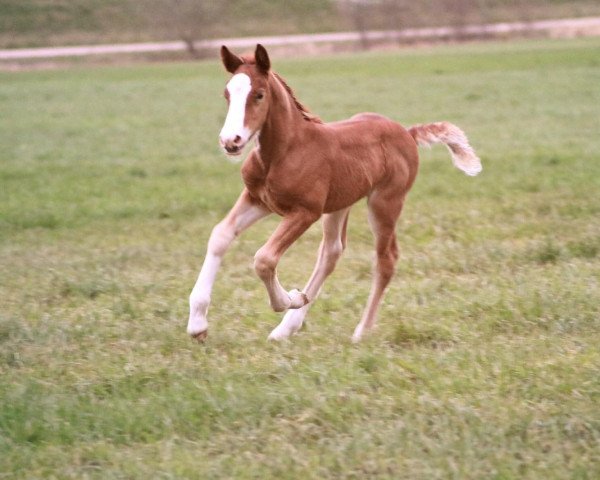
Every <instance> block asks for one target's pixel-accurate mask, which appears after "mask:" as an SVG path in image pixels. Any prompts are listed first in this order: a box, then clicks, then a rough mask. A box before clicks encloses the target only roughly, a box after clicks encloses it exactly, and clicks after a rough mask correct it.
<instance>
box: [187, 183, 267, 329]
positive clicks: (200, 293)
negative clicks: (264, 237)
mask: <svg viewBox="0 0 600 480" xmlns="http://www.w3.org/2000/svg"><path fill="white" fill-rule="evenodd" d="M269 213H270V212H269V211H268V210H267V209H266V208H264V207H263V206H262V205H261V204H259V203H256V202H255V201H253V200H252V199H251V198H250V195H249V194H248V191H247V190H246V189H244V191H243V192H242V194H241V195H240V197H239V198H238V200H237V202H236V204H235V205H234V207H233V208H232V209H231V211H230V212H229V213H228V214H227V216H226V217H225V218H224V219H223V221H221V222H220V223H218V224H217V225H216V226H215V227H214V228H213V230H212V233H211V234H210V239H209V240H208V247H207V249H206V257H205V258H204V263H203V264H202V269H201V270H200V275H198V280H196V284H195V285H194V288H193V290H192V293H191V295H190V317H189V320H188V325H187V332H188V334H190V335H191V336H192V337H194V338H197V339H198V340H202V339H204V338H205V337H206V332H207V329H208V322H207V320H206V313H207V311H208V306H209V305H210V295H211V292H212V287H213V284H214V282H215V277H216V275H217V271H218V269H219V266H220V265H221V259H222V258H223V255H224V254H225V252H226V251H227V248H228V247H229V245H231V242H232V241H233V240H234V239H235V238H236V237H237V236H238V235H239V234H240V233H241V232H243V231H244V230H245V229H247V228H248V227H249V226H250V225H252V224H253V223H254V222H256V221H257V220H260V219H261V218H263V217H265V216H266V215H268V214H269Z"/></svg>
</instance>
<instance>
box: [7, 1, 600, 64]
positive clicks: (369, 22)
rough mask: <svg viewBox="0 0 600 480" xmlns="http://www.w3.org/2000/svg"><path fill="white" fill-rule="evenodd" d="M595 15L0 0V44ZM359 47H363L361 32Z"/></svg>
mask: <svg viewBox="0 0 600 480" xmlns="http://www.w3.org/2000/svg"><path fill="white" fill-rule="evenodd" d="M594 15H600V2H598V1H597V0H422V1H418V2H415V1H410V0H294V1H291V0H220V1H218V2H217V1H205V0H2V1H1V2H0V48H4V49H6V48H22V47H42V46H44V47H45V46H61V45H77V44H103V43H121V42H147V41H167V40H168V41H171V40H183V41H184V42H186V45H187V46H188V52H189V53H191V54H193V55H195V56H202V55H206V52H203V51H202V49H199V48H196V47H195V42H199V41H202V40H206V39H213V38H220V37H238V36H251V35H284V34H298V33H316V32H341V31H358V32H366V31H368V30H398V29H408V28H422V27H437V26H453V27H458V28H460V27H462V26H465V25H469V24H485V23H496V22H517V21H533V20H542V19H558V18H573V17H584V16H594ZM359 47H361V48H369V47H370V45H369V42H368V39H367V38H366V37H365V38H364V39H363V41H362V42H360V45H359Z"/></svg>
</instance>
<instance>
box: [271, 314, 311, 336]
mask: <svg viewBox="0 0 600 480" xmlns="http://www.w3.org/2000/svg"><path fill="white" fill-rule="evenodd" d="M307 311H308V306H305V308H299V309H297V310H288V311H287V312H286V314H285V315H284V316H283V320H281V323H280V324H279V325H277V327H275V329H273V331H272V332H271V333H270V335H269V338H268V339H269V340H274V341H279V340H285V339H286V338H290V337H291V336H292V335H295V334H296V333H298V331H299V330H300V329H301V328H302V323H303V322H304V317H305V316H306V312H307Z"/></svg>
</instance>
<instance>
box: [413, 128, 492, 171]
mask: <svg viewBox="0 0 600 480" xmlns="http://www.w3.org/2000/svg"><path fill="white" fill-rule="evenodd" d="M408 131H409V133H410V134H411V135H412V136H413V138H414V139H415V142H417V145H420V146H421V145H422V146H427V147H429V146H431V145H432V144H434V143H443V144H444V145H446V147H448V150H450V155H452V162H453V163H454V166H455V167H456V168H459V169H460V170H462V171H463V172H465V173H466V174H467V175H471V176H475V175H477V174H478V173H479V172H481V170H482V168H483V167H482V166H481V160H479V157H478V156H477V154H476V153H475V150H473V147H471V145H469V140H468V139H467V136H466V135H465V133H464V132H463V131H462V130H461V129H460V128H458V127H457V126H456V125H453V124H452V123H448V122H437V123H427V124H424V125H415V126H414V127H410V128H409V129H408Z"/></svg>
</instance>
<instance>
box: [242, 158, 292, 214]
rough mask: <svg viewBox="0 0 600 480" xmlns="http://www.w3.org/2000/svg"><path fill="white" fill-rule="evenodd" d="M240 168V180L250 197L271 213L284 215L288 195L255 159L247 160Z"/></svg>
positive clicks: (287, 206) (287, 208)
mask: <svg viewBox="0 0 600 480" xmlns="http://www.w3.org/2000/svg"><path fill="white" fill-rule="evenodd" d="M249 160H250V161H247V162H245V163H244V165H243V167H242V179H243V180H244V184H245V185H246V188H247V189H248V192H250V195H252V197H254V198H256V199H258V200H260V201H261V202H262V203H263V204H264V205H265V206H266V207H267V208H268V209H269V210H271V211H272V212H275V213H278V214H280V215H284V214H285V213H286V212H287V211H288V210H289V206H290V202H289V196H290V195H289V193H287V192H286V189H285V187H283V188H282V185H280V184H278V182H277V181H276V180H274V179H273V178H271V177H273V175H269V172H268V171H267V170H265V169H264V168H263V166H262V164H261V163H260V162H259V161H257V160H256V159H249Z"/></svg>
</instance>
